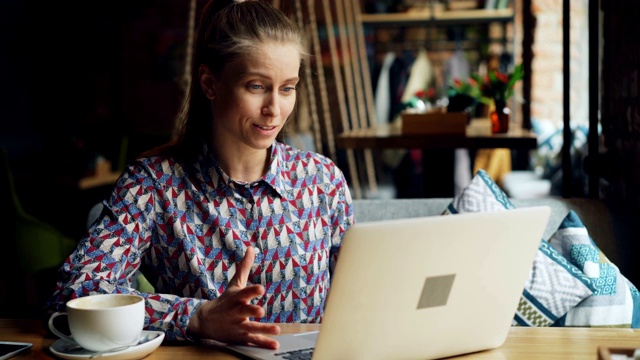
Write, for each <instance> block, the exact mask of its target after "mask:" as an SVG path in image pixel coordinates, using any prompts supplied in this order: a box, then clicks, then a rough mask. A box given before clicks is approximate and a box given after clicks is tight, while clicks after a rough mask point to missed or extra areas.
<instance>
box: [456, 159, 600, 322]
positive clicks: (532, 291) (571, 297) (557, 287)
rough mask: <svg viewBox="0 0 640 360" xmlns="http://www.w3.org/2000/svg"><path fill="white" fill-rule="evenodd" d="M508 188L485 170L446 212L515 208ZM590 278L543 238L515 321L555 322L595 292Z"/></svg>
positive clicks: (478, 174)
mask: <svg viewBox="0 0 640 360" xmlns="http://www.w3.org/2000/svg"><path fill="white" fill-rule="evenodd" d="M515 208H516V207H515V205H513V203H512V202H511V200H509V197H508V196H507V195H506V194H505V192H504V191H503V190H502V189H501V188H500V186H498V184H496V183H495V181H493V179H492V178H491V177H490V176H489V174H487V172H486V171H484V170H479V171H478V172H476V174H475V175H474V177H473V178H472V179H471V182H470V183H469V185H468V186H467V187H466V188H465V189H463V190H462V192H460V194H458V195H457V196H455V197H454V198H453V200H452V202H451V203H450V204H449V206H448V207H447V208H446V210H445V211H444V213H443V215H448V214H458V213H469V212H481V211H505V210H509V209H515ZM594 290H595V289H594V287H593V285H592V284H591V282H590V280H589V278H587V277H586V276H585V275H584V273H583V272H582V271H581V270H580V269H578V268H577V267H576V266H575V265H573V264H571V262H569V261H568V260H567V259H565V258H564V257H563V256H562V255H561V254H560V253H559V252H558V251H557V250H556V249H554V248H553V247H552V246H550V245H549V244H548V243H547V242H546V241H544V240H543V239H540V247H539V248H538V254H536V258H535V260H534V262H533V266H532V269H531V272H530V275H529V279H528V280H527V282H526V284H525V288H524V291H523V293H522V297H521V298H520V304H519V305H518V310H517V311H516V314H515V316H514V320H513V325H520V326H551V325H552V324H553V323H555V322H556V321H557V320H558V319H559V318H561V317H562V316H564V315H565V314H566V313H567V312H568V311H569V310H570V309H572V308H574V307H575V306H576V305H577V304H578V303H579V302H581V301H582V300H583V299H585V298H587V297H589V296H590V295H591V294H593V291H594Z"/></svg>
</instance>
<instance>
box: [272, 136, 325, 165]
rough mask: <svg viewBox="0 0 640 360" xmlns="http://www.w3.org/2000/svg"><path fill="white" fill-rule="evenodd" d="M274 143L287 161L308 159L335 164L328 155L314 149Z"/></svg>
mask: <svg viewBox="0 0 640 360" xmlns="http://www.w3.org/2000/svg"><path fill="white" fill-rule="evenodd" d="M276 144H277V146H278V152H279V154H280V155H281V157H282V158H283V159H284V160H285V161H287V162H296V161H303V162H310V161H314V162H319V163H323V164H327V165H331V166H335V163H334V162H333V160H331V159H330V158H329V157H327V156H325V155H323V154H320V153H318V152H316V151H313V150H301V149H298V148H296V147H294V146H292V145H289V144H285V143H281V142H277V143H276Z"/></svg>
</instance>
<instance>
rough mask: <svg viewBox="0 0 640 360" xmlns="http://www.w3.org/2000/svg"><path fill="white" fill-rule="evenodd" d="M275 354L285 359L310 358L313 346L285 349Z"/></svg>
mask: <svg viewBox="0 0 640 360" xmlns="http://www.w3.org/2000/svg"><path fill="white" fill-rule="evenodd" d="M276 356H279V357H281V358H283V359H287V360H311V356H313V348H308V349H298V350H290V351H285V352H281V353H277V354H276Z"/></svg>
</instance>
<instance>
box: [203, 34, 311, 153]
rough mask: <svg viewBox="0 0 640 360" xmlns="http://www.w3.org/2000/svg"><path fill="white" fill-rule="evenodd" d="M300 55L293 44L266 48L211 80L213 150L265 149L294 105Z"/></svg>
mask: <svg viewBox="0 0 640 360" xmlns="http://www.w3.org/2000/svg"><path fill="white" fill-rule="evenodd" d="M299 68H300V53H299V52H298V50H297V47H295V46H294V45H286V44H285V45H283V44H277V43H269V44H265V45H262V46H261V47H260V51H258V52H257V53H256V54H253V55H252V56H251V57H248V58H244V59H240V60H238V61H235V62H233V63H230V64H227V65H226V66H225V68H224V69H223V71H222V73H221V75H220V78H214V79H213V84H214V85H213V86H214V92H213V93H214V95H215V96H213V97H210V99H212V102H213V112H214V119H213V131H214V139H213V141H214V146H216V147H218V145H222V146H225V147H224V148H221V147H218V149H229V148H234V149H235V150H236V151H244V149H247V150H248V148H251V149H255V150H261V149H267V148H269V147H270V146H271V145H272V144H273V141H274V140H275V138H276V135H277V134H278V133H279V132H280V130H282V127H283V126H284V125H285V123H286V121H287V118H288V117H289V115H290V114H291V112H292V111H293V107H294V105H295V102H296V90H295V88H296V85H297V84H298V81H299V78H298V70H299Z"/></svg>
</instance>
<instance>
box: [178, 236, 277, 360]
mask: <svg viewBox="0 0 640 360" xmlns="http://www.w3.org/2000/svg"><path fill="white" fill-rule="evenodd" d="M255 257H256V254H255V252H254V250H253V247H251V246H248V247H247V252H246V254H245V256H244V258H243V259H242V261H240V263H239V264H237V265H236V273H235V275H233V277H232V278H231V280H229V285H228V286H227V289H226V290H225V292H224V293H222V295H220V296H219V297H218V298H216V299H214V300H211V301H207V302H205V303H204V304H202V305H201V306H200V307H199V308H198V310H197V311H196V313H195V314H194V315H193V316H192V317H191V320H190V321H189V325H188V331H189V333H191V334H194V335H196V336H198V337H201V338H206V339H214V340H217V341H222V342H226V343H241V344H249V343H251V344H255V345H258V346H261V347H265V348H270V349H277V348H278V346H279V344H278V342H277V341H276V340H274V339H272V338H270V337H269V336H267V335H278V334H279V333H280V327H279V326H278V325H275V324H265V323H260V322H256V321H250V320H249V318H250V317H254V318H260V317H263V316H264V315H265V311H264V309H263V308H262V307H261V306H257V305H252V304H251V300H252V299H254V298H256V297H259V296H262V295H263V294H264V291H265V289H264V287H263V286H262V285H250V286H247V279H248V278H249V272H250V271H251V266H252V265H253V261H254V259H255Z"/></svg>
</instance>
